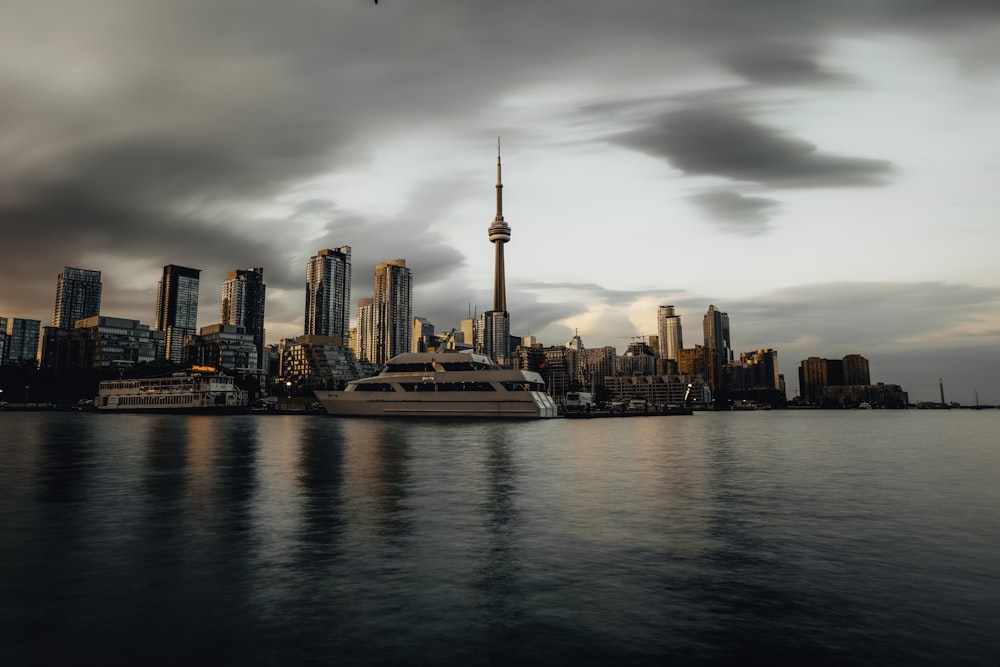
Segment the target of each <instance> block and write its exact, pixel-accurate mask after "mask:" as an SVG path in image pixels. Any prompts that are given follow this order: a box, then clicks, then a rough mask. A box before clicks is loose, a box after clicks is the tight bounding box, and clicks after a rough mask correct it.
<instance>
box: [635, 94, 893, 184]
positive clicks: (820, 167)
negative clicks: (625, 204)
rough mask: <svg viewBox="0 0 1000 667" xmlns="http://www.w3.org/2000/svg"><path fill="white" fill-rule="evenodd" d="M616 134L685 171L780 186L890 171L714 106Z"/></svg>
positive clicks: (875, 180) (864, 178) (879, 176)
mask: <svg viewBox="0 0 1000 667" xmlns="http://www.w3.org/2000/svg"><path fill="white" fill-rule="evenodd" d="M617 140H618V141H619V142H621V143H622V144H624V145H626V146H629V147H631V148H634V149H636V150H639V151H641V152H644V153H647V154H650V155H654V156H658V157H662V158H665V159H667V160H668V161H669V162H670V163H671V164H672V165H673V166H674V167H676V168H677V169H680V170H681V171H683V172H685V173H687V174H693V175H709V176H722V177H726V178H731V179H734V180H738V181H750V182H754V183H760V184H764V185H768V186H771V187H779V188H782V187H783V188H792V187H807V188H816V187H848V186H870V185H881V184H883V183H885V182H886V179H887V178H888V177H889V176H890V175H891V173H892V167H891V164H890V163H889V162H887V161H884V160H873V159H869V158H857V157H846V156H841V155H833V154H828V153H824V152H822V151H820V150H818V149H817V147H816V146H815V145H813V144H811V143H809V142H808V141H804V140H802V139H797V138H794V137H789V136H787V135H785V134H784V133H783V132H781V131H779V130H775V129H772V128H769V127H767V126H765V125H761V124H759V123H756V122H754V121H752V120H750V119H749V118H746V117H744V116H743V115H741V114H740V113H737V112H736V111H734V110H732V109H723V108H718V107H698V108H684V109H679V110H676V111H670V112H667V113H666V114H664V115H663V116H662V117H661V118H660V119H658V121H656V122H655V123H653V124H650V125H648V126H647V127H644V128H642V129H639V130H636V131H634V132H630V133H627V134H625V135H622V136H619V137H618V138H617Z"/></svg>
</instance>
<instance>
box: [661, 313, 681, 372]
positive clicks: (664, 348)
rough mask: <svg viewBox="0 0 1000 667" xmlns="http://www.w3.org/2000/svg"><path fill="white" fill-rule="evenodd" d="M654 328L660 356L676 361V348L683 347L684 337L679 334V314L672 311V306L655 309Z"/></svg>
mask: <svg viewBox="0 0 1000 667" xmlns="http://www.w3.org/2000/svg"><path fill="white" fill-rule="evenodd" d="M656 328H657V334H658V340H657V342H658V345H659V353H660V358H661V359H673V360H674V361H677V350H679V349H681V348H682V347H684V339H683V336H682V335H681V316H680V315H677V314H676V313H675V312H674V307H673V306H660V307H659V308H657V309H656Z"/></svg>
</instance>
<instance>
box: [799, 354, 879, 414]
mask: <svg viewBox="0 0 1000 667" xmlns="http://www.w3.org/2000/svg"><path fill="white" fill-rule="evenodd" d="M868 368H869V367H868V360H867V359H866V358H864V357H863V356H861V355H860V354H849V355H847V356H845V357H843V358H842V359H821V358H819V357H809V358H808V359H804V360H803V361H802V364H801V365H800V366H799V395H800V396H801V399H802V401H804V402H806V403H808V404H810V405H844V404H849V403H851V402H852V401H853V400H854V399H855V398H856V397H857V396H858V395H861V394H862V393H863V392H861V390H851V391H847V390H841V389H837V390H829V391H828V388H830V387H840V388H844V387H868V386H872V385H871V379H870V375H869V370H868ZM885 386H887V387H892V386H895V385H885ZM886 391H890V390H886ZM890 393H891V391H890ZM898 398H899V397H898V396H895V395H893V396H889V395H888V394H887V395H886V397H881V398H879V399H878V401H879V402H880V403H882V402H886V403H893V404H894V403H896V402H898V400H897V399H898ZM867 402H871V401H867Z"/></svg>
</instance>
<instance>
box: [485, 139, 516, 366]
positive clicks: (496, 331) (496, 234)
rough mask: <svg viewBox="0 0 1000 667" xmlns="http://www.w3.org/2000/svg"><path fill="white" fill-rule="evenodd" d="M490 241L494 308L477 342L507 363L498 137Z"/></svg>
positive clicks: (506, 231)
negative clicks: (494, 197) (495, 198)
mask: <svg viewBox="0 0 1000 667" xmlns="http://www.w3.org/2000/svg"><path fill="white" fill-rule="evenodd" d="M489 235H490V242H491V243H493V244H494V245H495V246H496V261H495V264H494V267H493V310H490V311H487V312H485V313H483V317H482V324H481V329H482V337H481V339H480V341H479V344H480V345H481V346H482V351H483V353H484V354H486V355H487V356H490V357H492V358H493V359H494V360H496V361H497V363H500V364H507V363H509V362H510V315H509V314H508V313H507V287H506V280H505V278H504V267H503V246H504V244H505V243H507V242H508V241H510V226H508V225H507V223H506V222H504V219H503V183H502V181H501V178H500V138H499V137H497V214H496V217H495V218H494V219H493V223H492V224H491V225H490V229H489Z"/></svg>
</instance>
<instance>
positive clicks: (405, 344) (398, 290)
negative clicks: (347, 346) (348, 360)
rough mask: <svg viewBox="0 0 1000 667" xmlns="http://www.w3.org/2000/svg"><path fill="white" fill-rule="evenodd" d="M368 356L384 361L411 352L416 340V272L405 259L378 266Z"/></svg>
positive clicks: (379, 363) (370, 359)
mask: <svg viewBox="0 0 1000 667" xmlns="http://www.w3.org/2000/svg"><path fill="white" fill-rule="evenodd" d="M371 322H372V327H371V337H372V343H371V346H370V353H369V355H368V360H369V361H371V362H373V363H375V364H378V365H382V364H384V363H385V362H387V361H389V360H390V359H392V358H393V357H395V356H397V355H400V354H403V353H404V352H409V351H410V347H411V346H412V344H413V342H412V339H413V274H412V273H411V271H410V269H408V268H406V260H405V259H391V260H389V261H387V262H382V263H381V264H377V265H376V266H375V285H374V297H373V298H372V311H371Z"/></svg>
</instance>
